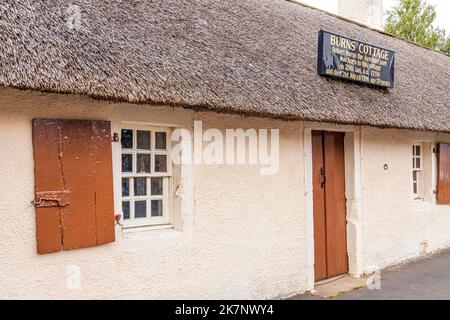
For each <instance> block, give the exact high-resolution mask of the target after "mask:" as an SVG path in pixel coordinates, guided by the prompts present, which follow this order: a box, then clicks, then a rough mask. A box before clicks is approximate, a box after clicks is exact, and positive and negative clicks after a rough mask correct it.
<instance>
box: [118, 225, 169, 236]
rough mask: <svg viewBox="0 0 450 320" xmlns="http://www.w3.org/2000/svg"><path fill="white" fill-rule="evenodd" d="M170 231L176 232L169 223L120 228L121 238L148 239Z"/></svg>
mask: <svg viewBox="0 0 450 320" xmlns="http://www.w3.org/2000/svg"><path fill="white" fill-rule="evenodd" d="M172 232H176V230H175V229H174V228H173V225H171V224H165V225H158V226H148V227H135V228H126V229H124V228H122V238H123V239H148V238H155V237H156V238H159V237H164V236H166V235H168V234H171V233H172Z"/></svg>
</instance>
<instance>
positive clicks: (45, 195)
mask: <svg viewBox="0 0 450 320" xmlns="http://www.w3.org/2000/svg"><path fill="white" fill-rule="evenodd" d="M69 193H70V191H43V192H36V195H35V196H34V200H33V201H31V203H32V204H33V206H35V207H36V208H50V207H67V206H69V204H70V201H69Z"/></svg>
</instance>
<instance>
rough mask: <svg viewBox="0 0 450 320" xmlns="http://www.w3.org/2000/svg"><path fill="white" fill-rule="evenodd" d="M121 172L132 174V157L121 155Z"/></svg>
mask: <svg viewBox="0 0 450 320" xmlns="http://www.w3.org/2000/svg"><path fill="white" fill-rule="evenodd" d="M122 172H133V155H131V154H123V155H122Z"/></svg>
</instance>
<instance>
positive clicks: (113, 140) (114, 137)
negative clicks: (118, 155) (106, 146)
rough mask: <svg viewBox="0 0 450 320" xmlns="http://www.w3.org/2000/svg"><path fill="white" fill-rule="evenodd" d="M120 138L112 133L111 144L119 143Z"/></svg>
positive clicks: (115, 133)
mask: <svg viewBox="0 0 450 320" xmlns="http://www.w3.org/2000/svg"><path fill="white" fill-rule="evenodd" d="M119 141H120V138H119V134H118V133H117V132H114V133H113V135H112V142H119Z"/></svg>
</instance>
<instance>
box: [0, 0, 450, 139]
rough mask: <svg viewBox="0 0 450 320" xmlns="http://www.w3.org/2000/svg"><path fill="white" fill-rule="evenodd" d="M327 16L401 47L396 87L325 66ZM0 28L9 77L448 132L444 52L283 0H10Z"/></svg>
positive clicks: (2, 62) (215, 106) (147, 99)
mask: <svg viewBox="0 0 450 320" xmlns="http://www.w3.org/2000/svg"><path fill="white" fill-rule="evenodd" d="M70 5H77V6H78V8H79V9H80V11H81V23H80V25H78V24H77V23H78V21H77V19H76V17H75V14H76V11H77V8H76V7H75V8H74V7H70V8H69V6H70ZM68 8H69V9H68ZM74 17H75V19H73V18H74ZM77 26H79V28H78V27H77ZM71 27H74V28H71ZM321 28H323V29H326V30H329V31H332V32H335V33H338V34H342V35H345V36H348V37H351V38H356V39H359V40H361V41H365V42H369V43H372V44H374V45H378V46H381V47H385V48H388V49H390V50H394V51H396V86H395V88H394V89H392V90H387V89H377V88H373V87H369V86H365V85H360V84H355V83H348V82H343V81H339V80H331V79H326V78H323V77H320V76H318V75H317V71H316V65H317V61H316V60H317V41H318V40H317V34H318V31H319V30H320V29H321ZM0 39H1V41H2V43H1V45H0V84H1V85H4V86H13V87H18V88H27V89H34V90H41V91H50V92H61V93H76V94H86V95H90V96H93V97H98V98H105V99H112V100H118V101H128V102H134V103H148V104H168V105H174V106H182V107H187V108H193V109H197V110H204V109H209V110H214V111H218V112H230V113H239V114H244V115H257V116H264V117H273V118H280V119H286V120H291V119H296V120H297V119H305V120H315V121H326V122H336V123H344V124H364V125H373V126H380V127H398V128H415V129H426V130H436V131H445V132H450V83H449V81H450V80H449V79H450V57H449V56H446V55H444V54H440V53H438V52H435V51H432V50H428V49H425V48H421V47H419V46H416V45H414V44H411V43H409V42H407V41H404V40H401V39H398V38H395V37H391V36H388V35H386V34H383V33H380V32H377V31H373V30H369V29H368V28H364V27H361V26H358V25H356V24H354V23H351V22H348V21H344V20H342V19H339V18H336V17H333V16H331V15H329V14H326V13H324V12H321V11H318V10H314V9H311V8H308V7H305V6H302V5H299V4H295V3H292V2H288V1H282V0H226V1H225V0H223V1H207V0H149V1H143V0H142V1H136V0H127V1H120V0H102V1H100V0H98V1H93V0H78V1H77V0H58V1H56V0H55V1H16V0H3V1H1V2H0Z"/></svg>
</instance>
